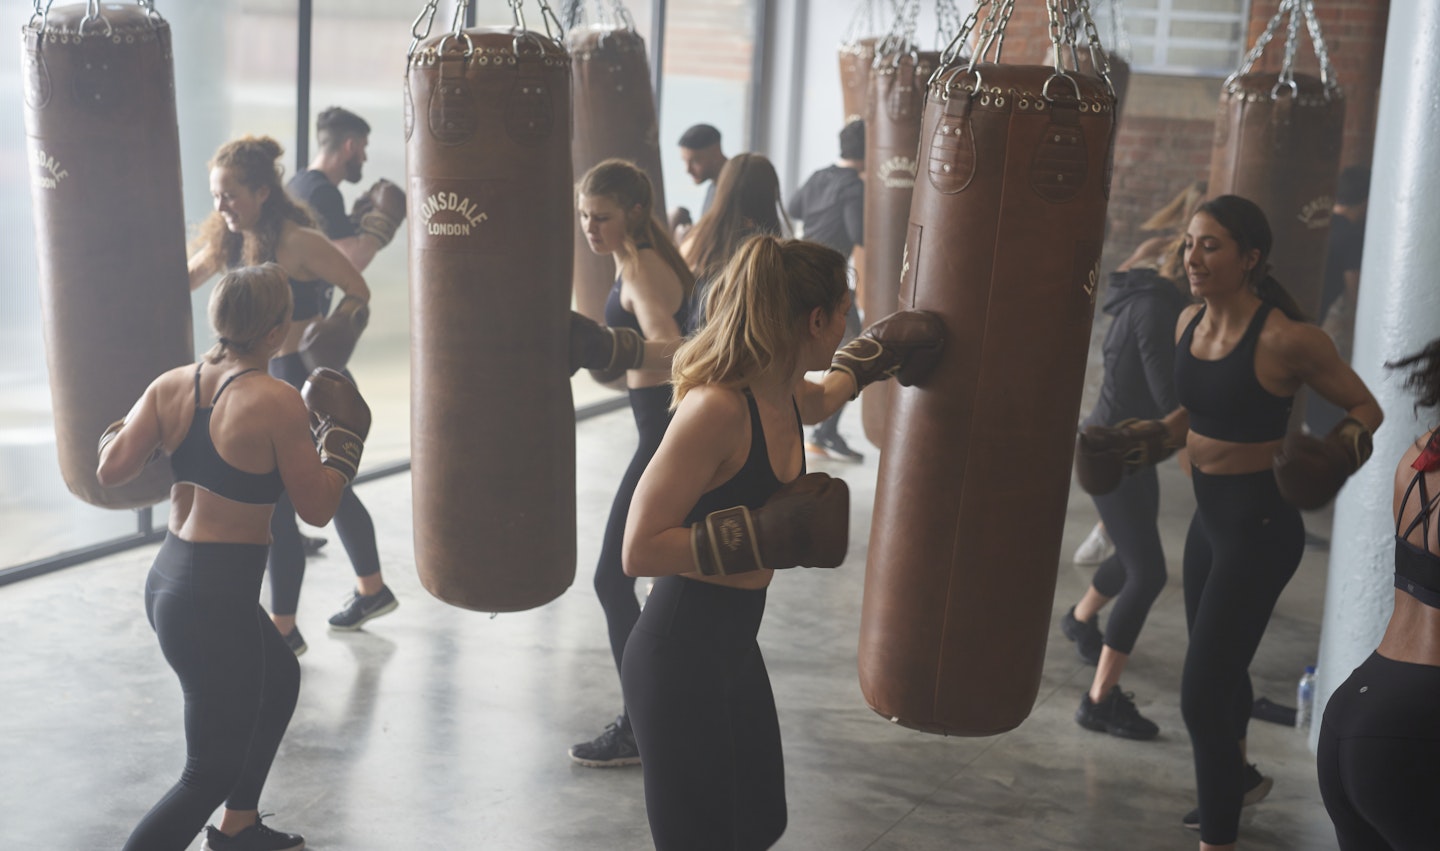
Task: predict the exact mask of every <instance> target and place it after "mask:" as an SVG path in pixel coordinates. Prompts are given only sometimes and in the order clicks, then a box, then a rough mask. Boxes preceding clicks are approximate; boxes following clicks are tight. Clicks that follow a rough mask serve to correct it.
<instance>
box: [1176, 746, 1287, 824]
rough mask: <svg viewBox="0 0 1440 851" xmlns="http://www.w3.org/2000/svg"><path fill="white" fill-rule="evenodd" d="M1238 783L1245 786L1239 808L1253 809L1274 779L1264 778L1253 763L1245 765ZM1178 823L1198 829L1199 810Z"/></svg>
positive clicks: (1196, 809)
mask: <svg viewBox="0 0 1440 851" xmlns="http://www.w3.org/2000/svg"><path fill="white" fill-rule="evenodd" d="M1240 782H1241V783H1243V784H1244V786H1245V797H1243V798H1241V799H1240V806H1242V807H1253V806H1254V805H1256V804H1258V803H1260V802H1261V801H1263V800H1265V796H1266V795H1269V794H1270V790H1271V789H1272V788H1274V786H1275V778H1273V777H1266V776H1265V775H1263V774H1261V773H1260V769H1258V768H1256V767H1255V763H1253V762H1247V763H1245V773H1244V774H1243V775H1241V778H1240ZM1180 823H1181V824H1183V825H1185V826H1186V827H1188V828H1189V829H1191V830H1199V829H1200V808H1199V807H1196V808H1195V809H1193V810H1191V811H1190V812H1188V813H1186V814H1185V817H1184V818H1182V819H1180Z"/></svg>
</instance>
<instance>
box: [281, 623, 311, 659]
mask: <svg viewBox="0 0 1440 851" xmlns="http://www.w3.org/2000/svg"><path fill="white" fill-rule="evenodd" d="M280 637H281V638H283V639H285V646H286V647H289V648H290V652H291V653H294V654H295V655H296V656H304V655H305V651H306V650H309V649H310V645H308V644H306V643H305V636H303V635H301V634H300V627H298V626H297V627H295V628H294V629H292V630H290V632H289V633H287V634H285V635H282V636H280Z"/></svg>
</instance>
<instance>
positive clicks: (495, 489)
mask: <svg viewBox="0 0 1440 851" xmlns="http://www.w3.org/2000/svg"><path fill="white" fill-rule="evenodd" d="M468 5H469V4H468V0H465V2H462V3H460V4H459V7H458V8H457V11H456V21H457V24H456V25H457V29H455V30H454V31H452V32H447V33H445V34H443V35H440V36H429V35H428V34H427V35H424V36H420V37H417V39H416V41H415V43H414V44H413V45H412V47H411V52H410V58H409V63H408V68H407V73H406V82H405V93H404V94H405V135H406V140H407V151H406V152H407V172H408V186H407V190H408V197H409V203H410V215H409V217H408V218H409V222H410V292H411V337H412V342H411V362H410V369H411V437H410V440H411V469H412V478H413V490H412V494H413V503H414V509H413V510H414V525H415V565H416V568H417V569H418V571H419V573H420V580H421V582H422V583H423V584H424V585H425V587H426V589H428V590H429V591H430V593H432V594H434V595H435V596H436V597H439V598H440V599H441V600H444V601H445V602H447V603H451V604H453V605H456V606H462V607H464V608H468V609H477V610H481V611H490V612H509V611H518V610H522V609H529V608H533V607H536V606H540V605H542V604H544V603H546V602H549V601H550V600H553V599H554V598H555V597H557V596H559V595H560V594H561V593H562V592H564V590H565V589H566V588H568V587H569V586H570V583H571V582H572V581H573V580H574V577H575V411H574V403H573V401H572V399H571V396H570V364H569V360H570V357H569V342H568V339H569V333H570V310H569V308H570V292H571V291H570V274H571V251H572V249H573V242H572V240H571V238H570V230H571V228H573V227H574V224H573V219H574V201H573V197H572V195H573V192H574V188H573V184H574V179H573V176H572V174H571V171H570V58H569V56H568V55H567V54H566V52H565V48H564V47H563V46H562V45H561V43H560V42H559V41H558V40H557V39H556V38H555V37H552V36H550V35H548V32H549V24H550V21H551V20H552V19H553V14H551V13H550V10H549V7H548V6H546V5H545V4H544V3H541V4H540V5H541V13H542V15H543V16H544V17H545V21H546V30H547V34H541V33H538V32H533V31H529V30H525V29H524V24H523V19H522V18H521V17H520V11H519V5H518V4H516V7H515V8H516V28H515V29H514V30H511V29H509V28H504V29H501V28H493V29H459V28H458V27H459V22H460V21H463V18H462V17H461V15H462V13H463V11H464V9H465V7H466V6H468ZM427 11H428V12H429V14H430V16H431V17H433V14H434V3H431V4H430V5H429V6H428V7H427ZM421 17H422V21H421V22H420V23H423V24H424V25H425V26H426V28H427V30H426V31H427V33H428V25H429V24H428V20H425V18H426V16H425V15H424V14H422V16H421ZM555 25H556V27H557V28H558V26H559V24H558V21H557V22H556V24H555ZM417 26H418V25H417Z"/></svg>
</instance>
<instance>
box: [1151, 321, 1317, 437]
mask: <svg viewBox="0 0 1440 851" xmlns="http://www.w3.org/2000/svg"><path fill="white" fill-rule="evenodd" d="M1271 307H1272V305H1270V304H1268V303H1262V304H1261V305H1260V308H1259V309H1258V310H1256V311H1255V317H1254V318H1253V319H1251V320H1250V326H1249V327H1248V328H1246V329H1245V335H1244V336H1243V337H1241V338H1240V342H1239V343H1237V344H1236V345H1235V348H1234V349H1233V350H1232V351H1231V352H1230V353H1229V354H1228V355H1226V356H1225V357H1223V358H1220V359H1219V360H1213V361H1212V360H1201V359H1200V358H1197V357H1195V356H1194V355H1193V354H1191V353H1190V344H1191V341H1193V340H1194V338H1195V326H1196V325H1199V324H1200V319H1201V318H1202V317H1204V316H1205V307H1203V306H1202V307H1201V308H1200V310H1199V311H1197V312H1196V313H1195V318H1194V319H1192V320H1190V324H1189V325H1187V326H1185V333H1183V334H1181V335H1180V342H1179V343H1178V344H1177V345H1176V347H1175V395H1176V396H1177V397H1178V398H1179V399H1180V404H1181V405H1183V406H1185V410H1187V411H1189V412H1190V430H1191V431H1193V432H1195V433H1196V434H1199V435H1203V436H1205V437H1209V438H1214V439H1215V440H1228V441H1230V442H1232V443H1266V442H1268V441H1271V440H1280V439H1281V438H1283V437H1284V436H1285V430H1286V428H1287V426H1288V425H1289V422H1290V408H1291V405H1292V404H1293V403H1294V397H1293V396H1276V395H1275V394H1274V393H1271V392H1270V391H1269V390H1266V389H1265V388H1264V387H1262V386H1260V379H1258V378H1256V377H1255V349H1256V345H1257V343H1258V342H1259V340H1260V329H1262V328H1264V327H1265V317H1267V316H1269V315H1270V309H1271Z"/></svg>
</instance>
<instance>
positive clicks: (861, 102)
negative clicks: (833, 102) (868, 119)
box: [840, 36, 879, 124]
mask: <svg viewBox="0 0 1440 851" xmlns="http://www.w3.org/2000/svg"><path fill="white" fill-rule="evenodd" d="M877 41H879V39H876V38H871V37H869V36H867V37H865V38H858V39H855V40H854V41H848V42H846V43H844V44H842V45H840V97H841V99H842V101H843V103H844V105H845V122H844V123H845V124H849V123H850V122H852V121H858V120H860V119H862V118H864V117H865V96H866V92H867V91H868V89H869V88H870V66H871V64H873V63H874V61H875V43H876V42H877Z"/></svg>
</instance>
